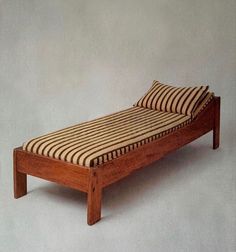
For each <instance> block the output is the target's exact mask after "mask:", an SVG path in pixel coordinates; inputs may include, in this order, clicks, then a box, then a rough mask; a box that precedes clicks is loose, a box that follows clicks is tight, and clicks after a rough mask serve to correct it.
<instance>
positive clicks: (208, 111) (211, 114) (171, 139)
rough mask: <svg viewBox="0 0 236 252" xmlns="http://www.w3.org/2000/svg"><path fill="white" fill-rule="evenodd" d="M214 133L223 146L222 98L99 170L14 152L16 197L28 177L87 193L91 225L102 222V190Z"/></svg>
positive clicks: (215, 141)
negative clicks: (221, 132) (181, 126)
mask: <svg viewBox="0 0 236 252" xmlns="http://www.w3.org/2000/svg"><path fill="white" fill-rule="evenodd" d="M211 130H213V149H216V148H218V147H219V135H220V97H214V98H213V99H212V100H211V102H210V103H209V104H208V105H207V106H206V107H205V109H204V110H203V111H202V112H200V113H199V115H198V116H197V117H196V118H195V119H194V120H193V121H192V122H191V123H190V124H188V125H186V126H184V127H183V128H181V129H178V130H176V131H174V132H172V133H170V134H168V135H166V136H164V137H161V138H159V139H157V140H155V141H153V142H151V143H148V144H146V145H143V146H141V147H139V148H137V149H135V150H132V151H130V152H129V153H127V154H124V155H122V156H120V157H118V158H116V159H114V160H112V161H109V162H106V163H104V164H102V165H98V166H96V167H94V168H93V167H91V168H90V167H84V166H80V165H75V164H72V163H68V162H64V161H60V160H56V159H53V158H48V157H45V156H41V155H36V154H33V153H30V152H27V151H24V150H23V149H22V147H20V148H16V149H14V157H13V159H14V197H15V198H19V197H22V196H24V195H26V194H27V174H28V175H31V176H35V177H39V178H42V179H45V180H49V181H52V182H56V183H59V184H62V185H64V186H68V187H71V188H74V189H77V190H80V191H83V192H86V193H87V223H88V224H89V225H93V224H94V223H96V222H97V221H99V220H100V219H101V199H102V189H103V188H104V187H106V186H108V185H110V184H112V183H115V182H116V181H118V180H120V179H122V178H124V177H126V176H128V175H129V174H130V173H132V172H133V171H135V170H137V169H139V168H142V167H144V166H147V165H149V164H151V163H152V162H154V161H156V160H158V159H160V158H162V157H163V156H165V155H166V154H168V153H169V152H171V151H174V150H176V149H178V148H180V147H182V146H184V145H186V144H188V143H190V142H192V141H194V140H195V139H197V138H199V137H200V136H202V135H204V134H206V133H207V132H209V131H211Z"/></svg>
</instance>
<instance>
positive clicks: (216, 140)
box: [213, 97, 220, 149]
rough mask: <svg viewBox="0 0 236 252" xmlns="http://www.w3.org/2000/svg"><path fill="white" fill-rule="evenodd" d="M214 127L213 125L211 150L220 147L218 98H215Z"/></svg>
mask: <svg viewBox="0 0 236 252" xmlns="http://www.w3.org/2000/svg"><path fill="white" fill-rule="evenodd" d="M214 102H215V104H214V125H213V149H217V148H218V147H219V145H220V97H215V101H214Z"/></svg>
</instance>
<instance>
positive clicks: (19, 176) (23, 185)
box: [13, 149, 27, 199]
mask: <svg viewBox="0 0 236 252" xmlns="http://www.w3.org/2000/svg"><path fill="white" fill-rule="evenodd" d="M13 166H14V171H13V172H14V176H13V177H14V197H15V199H18V198H20V197H22V196H24V195H26V194H27V175H26V174H25V173H21V172H19V171H18V170H17V149H14V153H13Z"/></svg>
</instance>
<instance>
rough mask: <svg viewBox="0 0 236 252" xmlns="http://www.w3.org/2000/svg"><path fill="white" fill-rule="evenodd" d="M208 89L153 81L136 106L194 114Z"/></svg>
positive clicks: (206, 87)
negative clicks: (175, 85) (174, 85)
mask: <svg viewBox="0 0 236 252" xmlns="http://www.w3.org/2000/svg"><path fill="white" fill-rule="evenodd" d="M207 90H208V86H199V87H172V86H169V85H165V84H162V83H160V82H159V81H153V85H152V87H151V88H150V89H149V90H148V92H147V93H146V94H145V95H144V96H143V97H142V98H141V99H140V100H139V101H138V102H137V103H136V104H135V106H139V107H144V108H149V109H154V110H159V111H164V112H172V113H178V114H184V115H188V116H192V114H193V112H194V111H195V110H196V108H197V107H198V104H199V102H200V101H201V100H202V97H203V96H205V94H206V92H207Z"/></svg>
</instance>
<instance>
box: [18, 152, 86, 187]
mask: <svg viewBox="0 0 236 252" xmlns="http://www.w3.org/2000/svg"><path fill="white" fill-rule="evenodd" d="M15 152H16V163H17V171H18V172H20V173H25V174H29V175H32V176H35V177H39V178H42V179H46V180H49V181H52V182H57V183H59V184H62V185H65V186H68V187H71V188H74V189H78V190H81V191H83V192H88V186H89V170H90V169H89V168H88V167H82V166H79V165H73V164H71V163H67V162H64V161H60V160H56V159H53V158H48V157H45V156H40V155H36V154H33V153H30V152H26V151H23V150H22V148H17V149H16V150H15Z"/></svg>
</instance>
